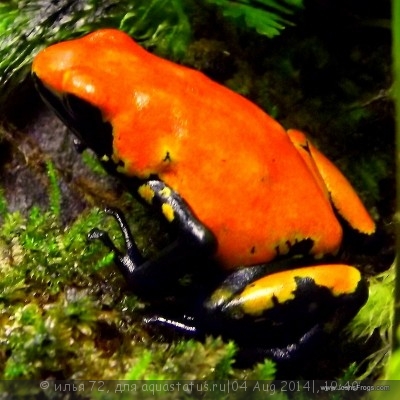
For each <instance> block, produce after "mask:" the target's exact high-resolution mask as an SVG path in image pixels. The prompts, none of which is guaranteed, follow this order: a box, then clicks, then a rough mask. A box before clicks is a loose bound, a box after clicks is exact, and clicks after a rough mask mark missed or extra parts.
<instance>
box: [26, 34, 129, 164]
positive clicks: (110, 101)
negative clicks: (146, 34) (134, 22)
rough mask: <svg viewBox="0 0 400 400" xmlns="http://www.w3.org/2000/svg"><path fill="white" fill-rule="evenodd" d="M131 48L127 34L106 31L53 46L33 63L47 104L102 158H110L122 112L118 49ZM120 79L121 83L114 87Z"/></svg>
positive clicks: (41, 93)
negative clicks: (115, 119)
mask: <svg viewBox="0 0 400 400" xmlns="http://www.w3.org/2000/svg"><path fill="white" fill-rule="evenodd" d="M127 44H129V45H130V46H132V45H133V44H134V42H133V41H132V40H131V38H130V37H129V36H127V35H126V34H124V33H122V32H119V31H116V30H110V29H104V30H100V31H97V32H95V33H92V34H90V35H88V36H85V37H84V38H80V39H75V40H70V41H67V42H62V43H58V44H55V45H52V46H50V47H48V48H46V49H44V50H42V51H41V52H39V54H38V55H37V56H36V57H35V59H34V61H33V65H32V76H33V79H34V82H35V85H36V87H37V89H38V91H39V93H40V95H41V97H42V98H43V100H44V101H45V103H46V104H47V105H48V106H49V107H50V108H51V109H53V110H54V112H55V113H56V114H57V116H58V117H59V118H60V119H61V120H62V121H63V122H64V123H65V124H66V125H67V126H68V128H70V129H71V131H72V132H73V133H74V134H75V136H76V137H77V139H78V142H79V143H80V144H81V145H82V146H84V147H89V148H91V149H92V150H93V151H94V152H95V153H96V154H97V155H98V156H99V157H100V158H102V157H104V156H106V158H108V157H110V156H111V155H112V125H111V124H110V122H109V121H111V120H112V116H113V115H114V114H115V113H117V112H118V107H119V105H118V100H119V99H120V97H121V94H118V91H121V86H122V85H123V77H121V72H120V71H118V68H116V65H117V63H118V59H119V58H118V57H116V58H115V51H120V50H119V49H120V48H121V47H124V46H126V45H127ZM108 53H109V54H108ZM107 55H108V57H107ZM100 60H102V61H101V62H100ZM104 60H109V62H107V63H105V62H104ZM117 78H119V81H120V82H121V83H120V84H116V83H115V82H116V80H117Z"/></svg>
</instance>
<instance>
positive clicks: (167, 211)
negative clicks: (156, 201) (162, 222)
mask: <svg viewBox="0 0 400 400" xmlns="http://www.w3.org/2000/svg"><path fill="white" fill-rule="evenodd" d="M161 210H162V212H163V214H164V216H165V218H167V220H168V221H169V222H172V221H173V220H174V218H175V213H174V209H173V208H172V207H171V205H170V204H167V203H164V204H163V205H162V206H161Z"/></svg>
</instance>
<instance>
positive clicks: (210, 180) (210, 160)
mask: <svg viewBox="0 0 400 400" xmlns="http://www.w3.org/2000/svg"><path fill="white" fill-rule="evenodd" d="M32 73H33V77H34V79H35V82H36V85H37V88H38V90H39V92H40V94H41V95H42V97H43V99H44V100H45V102H46V103H47V104H48V105H49V106H50V107H51V108H52V109H54V111H55V112H56V114H57V115H58V116H59V117H60V118H61V119H62V120H63V121H64V122H65V123H66V125H67V126H68V127H69V128H70V129H71V130H72V131H73V133H74V134H75V135H76V137H77V138H78V140H79V142H80V143H82V144H83V145H84V146H87V147H89V148H91V149H92V150H93V151H94V152H95V153H96V154H97V155H98V157H99V158H100V160H101V162H102V163H103V165H104V166H105V168H106V170H107V171H109V172H111V173H113V174H115V175H118V176H120V177H122V179H123V180H124V181H125V182H126V183H127V184H128V185H129V187H130V188H131V189H132V188H133V191H134V193H135V194H136V195H138V196H139V197H140V198H141V199H142V200H144V201H145V202H147V203H149V204H151V205H152V206H153V207H156V208H157V209H159V210H160V215H161V216H163V218H165V219H166V220H167V221H168V222H169V223H170V225H171V227H173V228H174V230H175V232H176V240H175V241H174V242H173V243H172V244H171V245H170V246H168V247H167V248H166V249H165V250H164V251H162V252H161V253H160V255H159V256H158V257H156V258H155V259H149V260H146V259H145V258H144V257H143V256H142V255H141V253H140V251H139V249H138V248H137V247H136V245H135V242H134V241H133V238H132V235H131V233H130V230H129V228H128V226H127V224H126V222H125V220H124V218H123V215H122V213H121V212H119V211H118V210H114V209H108V210H107V212H108V213H109V214H111V215H113V216H114V217H115V218H116V220H117V221H118V223H119V224H120V227H121V230H122V232H123V235H124V238H125V241H126V252H125V253H122V252H121V251H119V250H118V249H116V248H115V246H114V244H113V243H112V241H111V239H110V238H109V236H108V234H107V233H106V232H104V231H100V230H98V229H94V230H93V231H92V232H91V233H90V237H91V238H99V239H101V240H102V241H103V242H104V243H105V244H106V245H107V246H108V247H109V248H111V249H112V250H113V251H114V252H115V261H116V264H117V265H118V267H119V268H120V270H121V272H122V273H123V275H124V276H125V278H126V279H127V281H128V282H129V284H130V285H131V286H132V288H133V289H134V290H135V291H136V292H137V293H138V294H141V295H143V296H147V297H148V298H151V297H153V296H157V294H158V293H161V292H164V289H171V288H172V287H174V286H177V285H178V281H179V278H180V277H181V276H182V275H184V274H185V273H188V272H190V273H193V274H194V276H196V273H198V274H199V275H200V276H203V278H204V275H205V271H207V274H212V273H213V272H214V271H215V276H216V277H218V278H215V279H214V278H208V277H209V276H210V275H207V278H206V279H203V280H205V281H207V279H209V281H210V282H213V283H212V284H210V291H209V293H208V294H207V296H204V298H201V301H196V300H194V299H193V303H196V305H195V306H194V307H193V313H192V314H190V313H188V312H186V313H185V314H186V317H185V318H184V319H181V320H178V319H177V318H172V317H168V316H160V315H155V316H153V317H151V318H149V319H148V320H147V321H148V322H149V323H150V322H151V323H157V324H162V325H168V326H173V327H174V328H176V329H180V330H184V331H187V332H190V333H193V334H200V332H203V333H208V332H211V333H216V334H222V335H224V336H228V337H233V338H235V339H236V340H237V341H239V342H241V343H248V342H251V343H252V344H254V345H255V346H256V347H260V348H261V347H262V348H264V349H265V352H264V353H263V354H265V355H269V356H272V357H273V358H275V359H286V358H291V357H292V356H293V355H294V354H298V353H299V351H300V350H301V349H302V348H303V347H304V344H305V343H309V342H310V341H311V339H312V338H314V337H316V336H318V334H319V333H320V332H326V331H329V330H332V329H333V328H332V327H338V326H342V325H343V324H344V323H346V322H348V321H349V320H350V319H351V318H352V317H353V316H354V315H355V314H356V313H357V312H358V310H359V309H360V307H361V306H362V305H363V304H364V303H365V301H366V299H367V287H366V284H365V282H364V280H363V279H362V277H361V275H360V272H359V271H358V270H357V269H356V268H354V267H352V266H348V265H342V264H324V265H318V264H317V263H316V261H315V260H318V259H320V260H321V259H322V258H323V257H326V256H334V255H336V254H337V252H338V250H339V248H340V246H341V242H342V237H343V229H342V226H341V224H340V222H339V220H338V218H337V215H340V219H341V220H344V221H346V224H347V225H349V226H350V227H351V228H352V229H353V230H355V231H357V232H359V234H360V235H364V236H371V235H373V234H374V232H375V224H374V221H373V220H372V219H371V217H370V216H369V214H368V212H367V211H366V209H365V208H364V206H363V204H362V203H361V201H360V199H359V197H358V196H357V194H356V193H355V191H354V189H353V188H352V187H351V185H350V183H349V182H348V181H347V180H346V178H345V177H344V176H343V175H342V174H341V173H340V172H339V170H338V169H337V168H336V167H335V166H334V165H333V164H332V163H331V162H330V161H329V160H328V159H327V158H326V157H325V156H324V155H323V154H321V153H320V152H319V151H318V150H317V149H316V148H315V147H314V146H313V145H312V144H311V143H310V142H309V141H308V140H307V138H306V137H305V135H304V134H303V133H301V132H300V131H296V130H289V131H285V130H284V129H283V127H282V126H281V125H280V124H279V123H278V122H276V121H275V120H274V119H272V118H271V117H270V116H268V115H267V114H266V113H265V112H264V111H262V110H261V109H260V108H259V107H257V106H256V105H254V104H253V103H251V102H250V101H248V100H246V99H245V98H243V97H242V96H240V95H238V94H236V93H234V92H232V91H231V90H229V89H227V88H225V87H223V86H221V85H219V84H217V83H215V82H213V81H212V80H210V79H209V78H207V77H206V76H204V75H203V74H201V73H200V72H197V71H194V70H192V69H189V68H186V67H183V66H180V65H177V64H174V63H172V62H170V61H167V60H164V59H161V58H159V57H156V56H155V55H152V54H150V53H148V52H147V51H145V50H144V49H143V48H141V47H140V46H139V45H138V44H136V43H135V42H134V41H133V40H132V39H131V38H130V37H129V36H128V35H126V34H125V33H123V32H120V31H118V30H114V29H103V30H99V31H97V32H94V33H92V34H90V35H87V36H85V37H83V38H80V39H76V40H71V41H67V42H63V43H59V44H55V45H53V46H50V47H49V48H47V49H45V50H43V51H41V52H40V53H39V54H38V55H37V56H36V58H35V60H34V62H33V67H32ZM200 261H201V262H200ZM307 263H308V266H306V264H307ZM310 264H312V265H311V266H310ZM192 265H197V267H196V268H195V267H192ZM199 265H200V266H199ZM210 265H212V267H210ZM203 286H204V285H203ZM205 286H207V285H205ZM195 292H196V293H197V291H196V290H194V292H193V293H195ZM192 297H193V298H194V297H195V296H194V295H193V296H192ZM189 314H190V316H188V315H189Z"/></svg>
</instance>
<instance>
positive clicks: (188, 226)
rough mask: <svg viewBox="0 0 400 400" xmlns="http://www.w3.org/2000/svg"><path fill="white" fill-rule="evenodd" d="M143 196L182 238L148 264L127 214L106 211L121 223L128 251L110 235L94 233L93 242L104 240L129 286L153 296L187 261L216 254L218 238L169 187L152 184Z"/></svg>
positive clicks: (143, 188)
mask: <svg viewBox="0 0 400 400" xmlns="http://www.w3.org/2000/svg"><path fill="white" fill-rule="evenodd" d="M138 193H139V195H140V196H141V197H142V198H143V199H144V200H146V201H147V202H148V203H149V204H151V205H152V206H154V207H156V208H159V209H160V210H161V212H162V214H163V215H164V217H165V218H166V219H167V220H168V221H169V222H170V223H171V224H172V225H174V226H175V227H176V228H177V232H178V236H177V238H176V240H175V241H174V242H173V243H171V244H170V245H169V246H168V247H166V248H165V249H164V250H162V251H161V252H160V253H159V254H158V255H157V256H156V257H155V258H154V259H150V260H145V259H144V258H143V256H142V254H141V252H140V251H139V249H138V248H137V246H136V243H135V241H134V239H133V237H132V234H131V232H130V229H129V226H128V224H127V222H126V220H125V218H124V216H123V214H122V213H121V212H120V211H119V210H116V209H110V208H108V209H106V210H105V211H106V213H108V214H109V215H111V216H113V217H114V218H115V219H116V221H117V222H118V224H119V226H120V228H121V232H122V234H123V237H124V241H125V246H126V251H125V252H121V251H120V250H118V249H117V248H116V246H115V245H114V243H113V242H112V240H111V239H110V237H109V235H108V234H107V232H104V231H102V230H99V229H97V228H95V229H93V230H92V231H91V232H90V233H89V235H88V236H89V239H91V240H93V239H100V240H101V241H102V242H103V243H104V244H105V245H106V246H107V247H108V248H110V249H111V250H112V251H113V252H114V254H115V263H116V264H117V266H118V267H119V269H120V271H121V273H122V274H123V276H124V277H125V279H126V281H127V282H128V285H129V286H130V287H132V288H133V289H134V290H135V292H136V293H138V294H141V295H147V296H151V295H153V294H154V293H157V294H160V293H161V292H164V289H165V288H166V287H167V286H168V285H169V284H170V283H173V282H175V281H176V280H177V279H178V278H179V276H181V275H182V274H183V273H184V272H185V271H186V268H187V265H186V266H185V265H184V264H185V263H184V261H185V260H190V259H191V258H192V259H196V258H198V257H207V256H210V255H211V254H213V253H214V251H215V249H216V240H215V237H214V235H213V234H212V233H211V231H210V230H209V229H207V227H205V226H204V225H203V224H202V223H201V222H200V221H199V220H198V219H197V218H196V217H195V216H194V214H193V213H192V212H191V210H190V209H189V206H188V205H187V204H186V203H185V201H184V200H183V199H182V198H181V197H180V196H179V195H178V194H177V193H176V192H175V191H173V190H172V189H171V188H169V187H168V186H167V185H166V184H165V183H163V182H161V181H159V180H151V181H148V182H146V183H144V184H142V185H141V186H140V187H139V189H138Z"/></svg>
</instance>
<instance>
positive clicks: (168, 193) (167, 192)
mask: <svg viewBox="0 0 400 400" xmlns="http://www.w3.org/2000/svg"><path fill="white" fill-rule="evenodd" d="M159 193H160V195H161V196H162V197H164V198H167V197H170V196H171V189H170V188H168V187H164V188H163V189H161V190H160V192H159Z"/></svg>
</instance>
